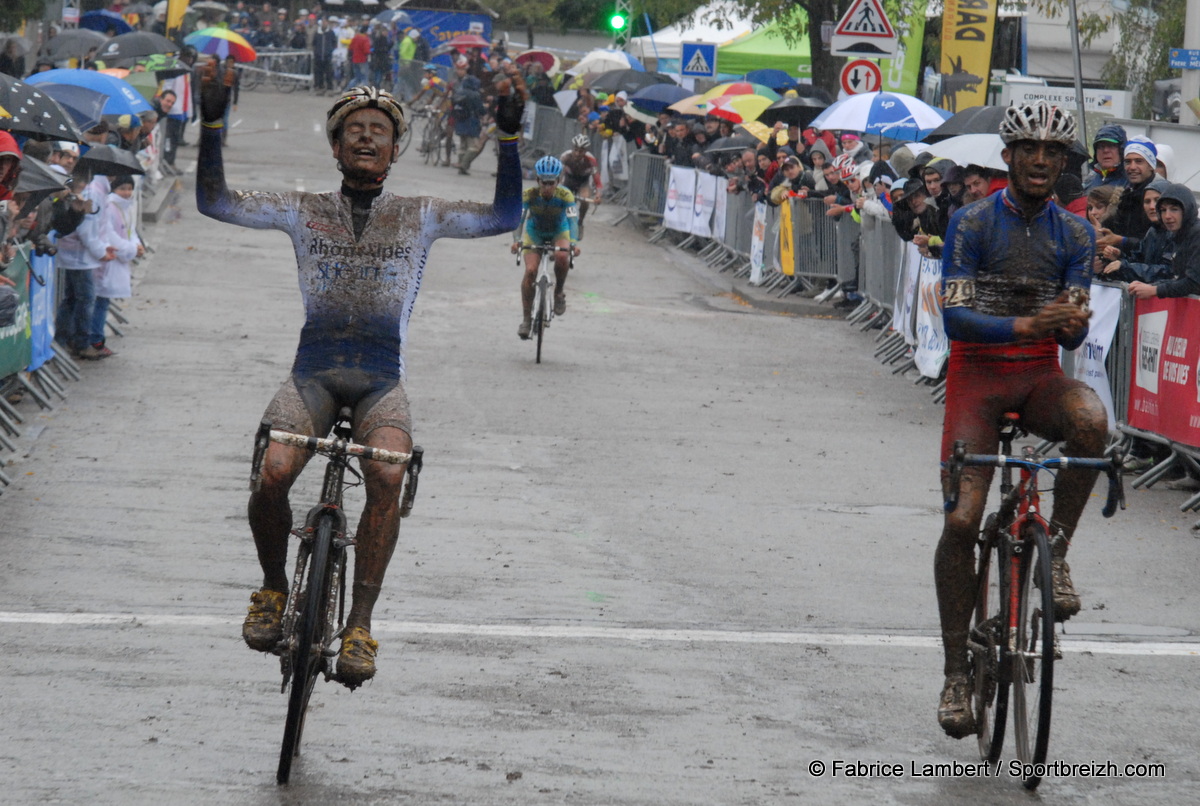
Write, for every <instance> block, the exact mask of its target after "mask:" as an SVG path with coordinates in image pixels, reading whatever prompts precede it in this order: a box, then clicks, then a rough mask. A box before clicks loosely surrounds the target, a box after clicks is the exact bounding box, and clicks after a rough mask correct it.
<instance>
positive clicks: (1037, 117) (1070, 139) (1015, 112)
mask: <svg viewBox="0 0 1200 806" xmlns="http://www.w3.org/2000/svg"><path fill="white" fill-rule="evenodd" d="M1000 139H1001V140H1003V141H1004V144H1005V145H1011V144H1013V143H1015V142H1018V141H1019V140H1039V141H1044V142H1051V143H1062V144H1064V145H1071V144H1072V143H1074V142H1075V118H1074V117H1073V116H1072V115H1071V113H1070V112H1068V111H1067V110H1066V109H1064V108H1062V107H1061V106H1053V105H1051V104H1049V103H1047V102H1046V101H1035V102H1034V103H1032V104H1026V105H1025V106H1010V107H1009V108H1008V109H1006V110H1005V111H1004V120H1002V121H1001V122H1000Z"/></svg>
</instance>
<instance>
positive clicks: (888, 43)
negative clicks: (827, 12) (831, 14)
mask: <svg viewBox="0 0 1200 806" xmlns="http://www.w3.org/2000/svg"><path fill="white" fill-rule="evenodd" d="M899 49H900V38H899V37H898V36H897V35H896V29H895V28H893V27H892V23H891V22H890V21H889V20H888V18H887V14H885V13H884V11H883V3H882V2H881V0H854V2H853V3H851V4H850V8H848V9H847V10H846V13H845V14H843V15H842V18H841V19H840V20H838V24H837V25H836V26H835V27H834V29H833V38H832V39H831V40H830V42H829V50H830V53H832V54H833V55H834V56H895V55H896V52H897V51H898V50H899Z"/></svg>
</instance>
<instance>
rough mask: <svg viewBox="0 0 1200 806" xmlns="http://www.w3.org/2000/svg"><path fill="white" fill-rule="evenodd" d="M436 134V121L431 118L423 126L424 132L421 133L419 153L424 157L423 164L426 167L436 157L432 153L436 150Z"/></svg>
mask: <svg viewBox="0 0 1200 806" xmlns="http://www.w3.org/2000/svg"><path fill="white" fill-rule="evenodd" d="M437 133H438V125H437V121H435V120H434V119H433V118H430V119H429V120H428V122H426V124H425V129H424V131H422V132H421V151H422V153H424V155H425V163H426V164H427V165H428V164H429V161H430V160H432V159H435V158H436V157H437V154H436V153H434V152H435V150H436V148H437V141H438V137H437Z"/></svg>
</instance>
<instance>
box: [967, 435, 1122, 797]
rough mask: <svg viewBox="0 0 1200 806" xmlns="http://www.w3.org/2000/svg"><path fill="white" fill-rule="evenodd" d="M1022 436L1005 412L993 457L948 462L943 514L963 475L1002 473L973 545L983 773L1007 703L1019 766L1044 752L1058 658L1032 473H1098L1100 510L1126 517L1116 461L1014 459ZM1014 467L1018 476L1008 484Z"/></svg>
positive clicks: (971, 645) (973, 637)
mask: <svg viewBox="0 0 1200 806" xmlns="http://www.w3.org/2000/svg"><path fill="white" fill-rule="evenodd" d="M1022 433H1023V432H1022V431H1021V428H1020V418H1019V417H1018V415H1017V414H1015V413H1011V412H1010V413H1007V414H1005V415H1004V417H1003V418H1002V420H1001V423H1000V454H998V455H991V454H969V453H967V452H966V447H965V444H964V443H963V442H961V441H958V442H955V443H954V450H953V453H952V455H951V457H950V460H949V461H948V462H947V469H948V470H949V474H950V483H949V485H948V491H947V495H946V504H945V508H946V511H947V512H953V511H954V510H955V508H957V506H958V492H959V483H960V481H961V478H962V470H963V468H964V467H999V468H1000V474H1001V477H1000V494H1001V500H1000V505H999V507H998V508H997V510H996V511H995V512H993V513H991V514H989V515H988V516H987V518H986V520H985V521H984V525H983V528H982V529H981V530H980V534H979V539H978V542H977V543H976V548H977V553H978V558H977V559H978V566H977V568H978V576H977V577H976V579H977V580H978V585H979V587H978V591H977V594H976V600H975V609H974V613H973V615H972V620H971V630H970V632H969V634H968V636H967V649H968V654H969V656H970V666H971V670H970V677H971V681H970V682H971V708H972V711H973V712H974V715H975V726H976V729H977V730H978V740H979V755H980V758H982V759H983V760H985V761H987V762H988V763H989V764H995V763H997V762H998V761H999V759H1000V751H1001V749H1002V748H1003V745H1004V733H1005V722H1006V721H1007V718H1008V709H1009V705H1010V703H1011V705H1012V710H1013V733H1014V734H1015V736H1014V738H1015V743H1016V752H1017V758H1018V759H1020V761H1022V762H1023V763H1025V764H1027V765H1035V766H1036V765H1039V764H1042V763H1044V762H1045V760H1046V752H1047V750H1048V748H1049V744H1050V713H1051V707H1052V705H1053V696H1054V662H1055V661H1056V660H1058V659H1060V658H1061V657H1062V655H1061V651H1060V649H1059V646H1058V638H1057V635H1056V633H1055V628H1054V621H1055V620H1054V585H1053V582H1052V578H1051V570H1050V563H1051V551H1052V538H1051V536H1050V525H1049V523H1048V522H1047V521H1046V519H1045V518H1044V517H1042V514H1041V510H1040V497H1039V490H1038V485H1037V479H1038V473H1039V472H1040V471H1042V470H1046V471H1050V472H1053V471H1055V470H1061V469H1064V468H1072V469H1074V468H1078V469H1082V470H1098V471H1103V472H1104V473H1106V474H1107V476H1108V498H1107V500H1106V501H1105V504H1104V509H1103V510H1102V514H1103V515H1104V517H1106V518H1111V517H1112V516H1113V515H1114V514H1115V513H1116V511H1117V509H1118V507H1119V508H1120V509H1125V491H1124V488H1123V486H1122V483H1121V461H1122V457H1121V455H1120V453H1119V452H1114V453H1113V455H1111V456H1108V457H1106V458H1100V459H1085V458H1077V457H1068V456H1061V457H1048V456H1043V455H1040V454H1038V453H1037V452H1036V450H1035V449H1034V447H1033V446H1025V447H1024V448H1023V449H1022V452H1021V455H1020V456H1016V455H1014V454H1013V451H1012V443H1013V440H1014V439H1016V438H1018V436H1019V435H1021V434H1022ZM1014 467H1015V468H1018V469H1019V470H1020V480H1019V481H1018V482H1017V483H1015V484H1014V483H1013V468H1014ZM1056 539H1064V538H1062V537H1061V535H1060V536H1058V537H1057V538H1056ZM1040 782H1041V775H1040V774H1038V773H1037V772H1030V773H1029V774H1027V775H1026V776H1025V777H1024V779H1023V783H1024V785H1025V788H1026V789H1034V788H1036V787H1037V785H1038V783H1040Z"/></svg>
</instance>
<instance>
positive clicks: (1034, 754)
mask: <svg viewBox="0 0 1200 806" xmlns="http://www.w3.org/2000/svg"><path fill="white" fill-rule="evenodd" d="M1021 555H1022V556H1021V563H1020V579H1019V580H1017V583H1018V584H1019V585H1020V587H1019V589H1018V599H1017V635H1016V647H1017V654H1015V655H1014V656H1013V658H1012V686H1013V692H1012V699H1013V733H1014V737H1013V738H1014V739H1015V741H1016V745H1017V758H1018V759H1020V760H1021V761H1022V762H1024V763H1026V764H1034V765H1036V764H1042V763H1044V762H1045V761H1046V753H1047V751H1048V750H1049V747H1050V713H1051V707H1052V705H1053V699H1054V585H1053V583H1052V581H1051V574H1050V540H1049V538H1048V537H1047V535H1046V530H1045V527H1043V526H1042V525H1041V524H1040V523H1038V522H1036V521H1033V522H1030V523H1029V524H1027V525H1026V527H1025V538H1024V540H1023V541H1022V543H1021ZM1041 780H1042V777H1041V776H1040V775H1035V774H1032V773H1031V774H1030V775H1028V776H1026V777H1025V779H1024V781H1023V783H1024V785H1025V788H1026V789H1034V788H1036V787H1037V785H1038V784H1039V783H1040V782H1041Z"/></svg>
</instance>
